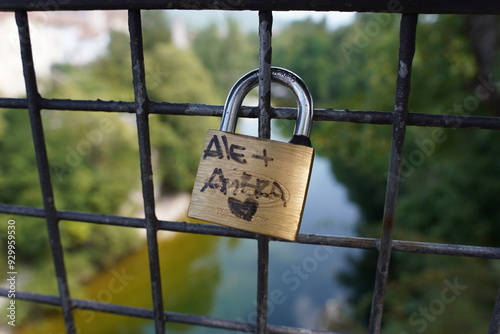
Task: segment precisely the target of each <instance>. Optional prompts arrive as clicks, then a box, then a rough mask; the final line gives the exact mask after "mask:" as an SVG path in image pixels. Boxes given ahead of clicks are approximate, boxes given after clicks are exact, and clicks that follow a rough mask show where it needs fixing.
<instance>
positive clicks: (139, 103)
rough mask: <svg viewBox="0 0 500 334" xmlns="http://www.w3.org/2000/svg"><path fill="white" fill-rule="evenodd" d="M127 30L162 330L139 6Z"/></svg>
mask: <svg viewBox="0 0 500 334" xmlns="http://www.w3.org/2000/svg"><path fill="white" fill-rule="evenodd" d="M129 32H130V50H131V57H132V77H133V84H134V96H135V102H136V108H137V109H136V115H137V116H136V120H137V134H138V140H139V156H140V165H141V182H142V196H143V199H144V214H145V217H146V236H147V243H148V255H149V270H150V275H151V292H152V298H153V308H154V315H155V316H154V321H155V329H156V334H163V333H165V322H164V321H165V319H164V311H163V294H162V287H161V275H160V258H159V253H158V238H157V231H158V219H157V218H156V213H155V198H154V186H153V167H152V164H151V142H150V138H149V135H150V132H149V99H148V94H147V90H146V74H145V73H146V72H145V69H144V53H143V44H142V25H141V12H140V11H139V10H130V11H129Z"/></svg>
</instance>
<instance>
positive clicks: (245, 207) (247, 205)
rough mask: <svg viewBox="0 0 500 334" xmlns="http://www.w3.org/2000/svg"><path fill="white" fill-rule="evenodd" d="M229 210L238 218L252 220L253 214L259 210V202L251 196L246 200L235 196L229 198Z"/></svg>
mask: <svg viewBox="0 0 500 334" xmlns="http://www.w3.org/2000/svg"><path fill="white" fill-rule="evenodd" d="M227 203H228V205H229V210H231V213H232V214H233V215H235V216H236V217H238V218H241V219H244V220H246V221H247V222H249V221H252V218H253V215H255V213H256V212H257V208H258V207H259V203H258V202H257V201H256V200H254V199H251V198H247V199H246V200H245V201H244V202H242V201H240V200H239V199H236V198H234V197H229V198H228V199H227Z"/></svg>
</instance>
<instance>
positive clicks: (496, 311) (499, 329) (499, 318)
mask: <svg viewBox="0 0 500 334" xmlns="http://www.w3.org/2000/svg"><path fill="white" fill-rule="evenodd" d="M488 334H500V289H498V294H497V299H496V301H495V306H494V308H493V313H492V315H491V322H490V329H489V331H488Z"/></svg>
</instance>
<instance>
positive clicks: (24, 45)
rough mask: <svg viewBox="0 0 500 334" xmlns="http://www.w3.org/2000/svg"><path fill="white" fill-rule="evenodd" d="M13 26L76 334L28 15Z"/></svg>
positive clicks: (67, 319)
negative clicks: (16, 31)
mask: <svg viewBox="0 0 500 334" xmlns="http://www.w3.org/2000/svg"><path fill="white" fill-rule="evenodd" d="M16 23H17V27H18V30H19V40H20V44H21V59H22V63H23V64H22V65H23V73H24V80H25V84H26V97H27V99H28V111H29V116H30V123H31V132H32V135H33V142H34V147H35V155H36V162H37V167H38V176H39V178H40V185H41V188H42V196H43V206H44V209H45V216H46V221H47V230H48V234H49V243H50V248H51V251H52V258H53V260H54V267H55V271H56V276H57V286H58V289H59V296H60V298H61V305H62V312H63V316H64V323H65V327H66V333H69V334H72V333H76V328H75V322H74V319H73V311H72V306H71V300H70V294H69V286H68V279H67V274H66V268H65V265H64V255H63V247H62V242H61V234H60V231H59V220H58V217H57V210H56V206H55V203H54V192H53V189H52V181H51V179H50V167H49V160H48V157H47V147H46V145H45V134H44V131H43V124H42V116H41V108H40V99H41V97H40V94H39V92H38V87H37V83H36V74H35V66H34V63H33V52H32V49H31V37H30V31H29V21H28V14H27V13H26V12H25V11H17V12H16Z"/></svg>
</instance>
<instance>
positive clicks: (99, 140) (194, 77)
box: [0, 12, 217, 320]
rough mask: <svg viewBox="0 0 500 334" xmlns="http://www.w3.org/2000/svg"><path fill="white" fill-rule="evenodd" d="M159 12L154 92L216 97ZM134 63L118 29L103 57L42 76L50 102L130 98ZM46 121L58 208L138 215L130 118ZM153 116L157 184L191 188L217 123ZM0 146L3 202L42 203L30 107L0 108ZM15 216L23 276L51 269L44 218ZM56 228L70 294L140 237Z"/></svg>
mask: <svg viewBox="0 0 500 334" xmlns="http://www.w3.org/2000/svg"><path fill="white" fill-rule="evenodd" d="M162 18H163V14H162V15H161V17H158V14H157V13H154V12H153V13H149V12H148V13H146V14H145V15H144V21H145V23H144V26H143V31H144V36H145V37H144V47H145V60H146V72H147V78H146V79H147V83H148V86H149V96H150V97H151V99H152V100H156V101H165V100H167V101H169V102H190V103H193V102H198V103H214V102H215V101H216V100H217V96H216V93H215V91H214V89H213V82H212V78H211V75H210V74H209V73H208V72H207V71H206V70H205V68H204V67H203V65H202V64H201V62H200V61H199V60H198V58H197V57H196V56H195V55H194V53H192V52H191V51H189V50H186V51H182V50H178V49H176V48H175V47H174V46H173V45H171V44H169V40H170V37H169V36H170V33H169V29H168V24H167V21H165V20H166V19H165V20H163V19H162ZM130 68H131V65H130V50H129V38H128V36H126V35H124V34H122V33H120V32H112V33H111V36H110V43H109V45H108V48H107V50H106V52H105V53H104V54H103V55H101V56H100V57H99V58H98V59H96V60H95V61H93V62H91V63H89V64H86V65H80V66H74V65H69V64H57V65H55V66H54V68H53V76H52V77H51V78H45V79H44V80H43V84H42V85H41V87H42V88H41V89H42V91H43V96H44V97H48V98H68V97H70V98H71V99H96V98H97V99H101V100H129V101H133V98H134V94H133V86H132V76H131V71H130ZM42 119H43V125H44V130H45V139H46V146H47V151H48V158H49V163H50V171H51V176H52V184H53V192H54V198H55V204H56V207H57V209H59V210H72V211H82V212H95V213H104V214H122V213H125V214H126V215H136V214H137V209H138V208H137V204H134V203H133V202H131V199H130V195H131V193H132V192H133V191H136V190H137V189H138V188H139V187H140V169H139V157H138V147H137V133H136V127H135V124H134V123H135V119H134V117H133V116H132V115H118V114H116V113H88V112H85V113H79V112H74V111H68V112H64V111H52V110H43V111H42ZM150 119H151V137H152V138H151V142H152V152H153V163H154V165H155V176H156V177H157V179H155V182H156V183H157V184H158V185H160V187H159V188H160V189H161V190H162V191H164V192H173V191H188V190H190V188H191V187H192V180H191V179H194V175H195V172H196V166H197V161H198V159H199V154H200V150H201V145H202V142H203V139H204V137H205V134H206V129H207V128H208V127H212V126H213V125H214V122H215V123H217V121H215V120H209V119H207V118H203V119H196V121H193V117H191V116H185V117H180V116H168V117H167V116H162V115H153V116H151V117H150ZM0 152H1V155H2V156H3V157H8V159H1V160H0V187H1V188H2V192H1V194H0V202H2V203H8V204H16V205H26V206H35V207H42V206H43V204H42V197H41V192H40V185H39V181H38V174H37V168H36V161H35V153H34V152H35V151H34V148H33V143H32V140H31V129H30V122H29V117H28V113H27V111H26V110H8V111H4V112H2V113H1V114H0ZM18 221H19V228H18V235H17V240H18V242H19V247H18V252H17V254H16V255H17V258H18V262H19V264H20V265H21V266H23V267H24V269H23V270H24V272H39V273H41V272H44V273H47V272H50V271H52V270H53V265H52V256H51V253H50V248H49V242H48V241H49V240H48V236H47V233H46V226H45V224H44V223H43V220H41V219H31V218H29V217H22V218H20V219H18ZM59 224H60V229H61V236H62V241H63V247H64V255H65V259H66V267H67V270H68V275H69V279H70V285H71V288H72V292H73V293H78V290H79V289H80V286H81V283H83V282H86V281H88V280H90V279H91V278H92V277H94V275H95V274H96V273H97V272H99V271H100V270H102V269H103V268H106V267H109V266H110V265H111V264H113V263H114V262H116V261H117V260H118V259H119V258H120V257H122V256H124V255H125V254H127V253H129V252H131V251H133V250H134V249H135V248H136V247H137V246H138V244H139V242H140V241H141V239H139V238H138V236H137V233H135V231H134V230H132V229H122V230H121V231H120V233H116V228H115V229H110V228H109V227H108V226H102V225H94V224H89V223H78V222H68V221H61V222H60V223H59ZM3 241H4V240H3V239H2V242H3ZM52 275H53V273H52ZM53 283H54V282H52V283H47V286H46V287H44V289H45V290H44V292H45V293H47V292H51V293H57V291H56V290H55V289H56V285H55V284H53ZM40 287H41V285H39V284H38V283H36V280H33V281H32V282H28V281H27V282H24V283H23V288H26V289H28V290H37V289H39V288H40ZM34 312H36V311H34ZM26 315H27V314H24V315H22V317H24V316H26ZM20 320H21V319H20Z"/></svg>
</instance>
